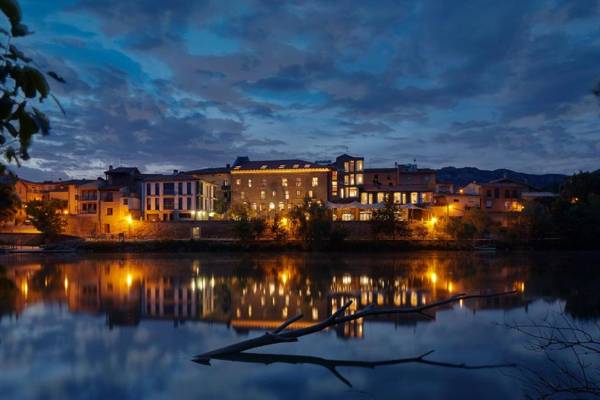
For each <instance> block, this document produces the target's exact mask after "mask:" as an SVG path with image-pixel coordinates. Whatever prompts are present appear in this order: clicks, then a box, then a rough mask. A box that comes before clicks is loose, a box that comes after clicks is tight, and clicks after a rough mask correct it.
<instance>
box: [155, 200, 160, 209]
mask: <svg viewBox="0 0 600 400" xmlns="http://www.w3.org/2000/svg"><path fill="white" fill-rule="evenodd" d="M159 205H160V200H159V199H158V198H155V199H154V209H155V210H160V206H159Z"/></svg>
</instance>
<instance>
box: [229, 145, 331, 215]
mask: <svg viewBox="0 0 600 400" xmlns="http://www.w3.org/2000/svg"><path fill="white" fill-rule="evenodd" d="M330 177H331V167H329V166H323V165H320V164H316V163H313V162H310V161H304V160H270V161H250V160H249V159H248V158H247V157H238V159H237V160H236V162H235V164H234V165H233V168H232V169H231V182H232V188H231V202H232V206H233V207H239V206H245V207H248V208H250V209H251V210H253V211H256V212H259V213H273V214H274V213H275V212H283V211H286V210H290V209H291V208H292V207H293V206H294V205H299V204H301V203H302V202H303V201H304V198H305V197H308V198H310V199H313V200H315V201H320V202H322V203H323V204H325V203H326V202H327V200H328V199H329V190H330Z"/></svg>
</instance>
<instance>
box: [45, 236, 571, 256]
mask: <svg viewBox="0 0 600 400" xmlns="http://www.w3.org/2000/svg"><path fill="white" fill-rule="evenodd" d="M45 248H46V250H48V251H76V252H91V253H121V252H123V253H125V252H127V253H146V252H174V253H180V252H238V251H243V252H253V251H257V252H258V251H260V252H290V251H292V252H294V251H298V252H305V251H315V250H318V251H343V252H348V253H351V252H380V251H419V250H444V251H477V252H493V251H511V250H573V247H570V246H567V245H566V244H565V243H563V242H561V241H557V240H552V241H548V240H546V241H527V242H511V243H506V242H500V241H496V240H414V239H411V240H345V241H338V242H321V243H305V242H303V241H299V240H287V241H277V240H254V241H246V242H243V241H239V240H212V239H203V240H131V241H108V240H106V241H98V240H90V241H84V240H79V241H66V242H61V243H57V244H52V245H47V246H45Z"/></svg>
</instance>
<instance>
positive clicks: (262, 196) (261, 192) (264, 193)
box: [260, 190, 267, 200]
mask: <svg viewBox="0 0 600 400" xmlns="http://www.w3.org/2000/svg"><path fill="white" fill-rule="evenodd" d="M260 198H261V200H264V199H266V198H267V193H266V192H265V191H264V190H261V191H260Z"/></svg>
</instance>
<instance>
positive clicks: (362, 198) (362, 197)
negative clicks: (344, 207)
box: [360, 192, 369, 204]
mask: <svg viewBox="0 0 600 400" xmlns="http://www.w3.org/2000/svg"><path fill="white" fill-rule="evenodd" d="M360 202H361V204H368V203H369V195H368V194H367V193H364V192H363V193H361V194H360Z"/></svg>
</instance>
